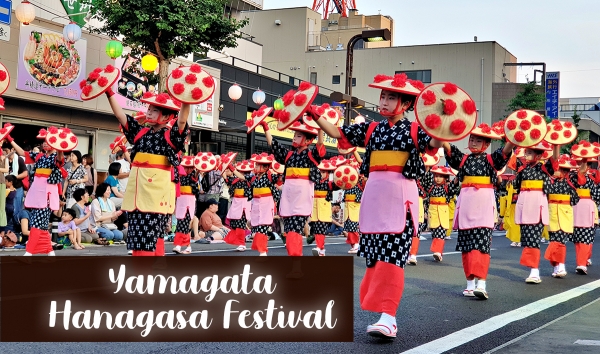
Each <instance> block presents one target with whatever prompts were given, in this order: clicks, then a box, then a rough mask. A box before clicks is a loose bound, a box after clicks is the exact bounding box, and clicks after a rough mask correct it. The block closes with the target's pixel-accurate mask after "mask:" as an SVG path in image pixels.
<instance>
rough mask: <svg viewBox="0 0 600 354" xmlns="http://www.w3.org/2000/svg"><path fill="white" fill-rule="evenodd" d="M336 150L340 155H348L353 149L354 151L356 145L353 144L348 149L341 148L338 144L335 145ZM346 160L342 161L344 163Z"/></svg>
mask: <svg viewBox="0 0 600 354" xmlns="http://www.w3.org/2000/svg"><path fill="white" fill-rule="evenodd" d="M337 149H338V152H339V153H340V154H342V155H348V154H352V153H353V152H354V151H356V146H353V147H351V148H349V149H342V148H341V147H340V146H339V145H338V147H337ZM345 162H346V161H344V162H343V163H345Z"/></svg>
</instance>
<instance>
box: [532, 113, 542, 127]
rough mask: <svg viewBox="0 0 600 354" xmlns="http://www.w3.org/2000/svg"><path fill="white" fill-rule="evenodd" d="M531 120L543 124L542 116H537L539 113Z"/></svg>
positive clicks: (536, 123)
mask: <svg viewBox="0 0 600 354" xmlns="http://www.w3.org/2000/svg"><path fill="white" fill-rule="evenodd" d="M531 122H532V123H533V124H535V125H540V124H542V117H540V116H537V115H536V116H533V117H532V118H531Z"/></svg>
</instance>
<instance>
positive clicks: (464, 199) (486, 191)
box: [453, 187, 496, 230]
mask: <svg viewBox="0 0 600 354" xmlns="http://www.w3.org/2000/svg"><path fill="white" fill-rule="evenodd" d="M495 210H496V198H495V197H494V189H493V188H476V187H464V188H462V189H461V190H460V195H459V196H458V198H457V199H456V208H455V209H454V226H453V228H454V229H455V230H468V229H475V228H479V227H486V228H490V229H492V228H494V211H495Z"/></svg>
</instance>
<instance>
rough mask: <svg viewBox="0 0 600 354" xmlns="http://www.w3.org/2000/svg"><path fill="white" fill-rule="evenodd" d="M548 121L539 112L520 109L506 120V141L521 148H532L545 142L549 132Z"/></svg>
mask: <svg viewBox="0 0 600 354" xmlns="http://www.w3.org/2000/svg"><path fill="white" fill-rule="evenodd" d="M547 129H548V128H547V125H546V121H544V118H542V116H540V115H539V114H538V113H537V112H535V111H532V110H528V109H520V110H518V111H515V112H513V113H511V114H510V115H509V116H508V117H507V118H506V124H504V133H505V134H506V139H507V140H508V141H510V142H511V143H513V144H515V145H517V146H520V147H530V146H534V145H536V144H538V143H539V142H540V141H542V140H544V137H545V136H546V131H547Z"/></svg>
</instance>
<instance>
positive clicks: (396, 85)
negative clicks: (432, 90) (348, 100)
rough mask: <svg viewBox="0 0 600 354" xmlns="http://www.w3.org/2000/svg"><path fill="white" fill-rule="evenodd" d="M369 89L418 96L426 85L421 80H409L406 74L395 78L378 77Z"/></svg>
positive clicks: (387, 76)
mask: <svg viewBox="0 0 600 354" xmlns="http://www.w3.org/2000/svg"><path fill="white" fill-rule="evenodd" d="M369 87H372V88H377V89H381V90H386V91H392V92H399V93H403V94H406V95H411V96H417V95H419V94H420V93H421V91H422V90H423V89H424V88H425V85H424V84H423V83H422V82H421V81H419V80H411V79H409V78H408V77H407V76H406V74H404V73H402V74H396V75H394V76H389V75H382V74H379V75H376V76H375V78H374V79H373V82H372V83H370V84H369Z"/></svg>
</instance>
